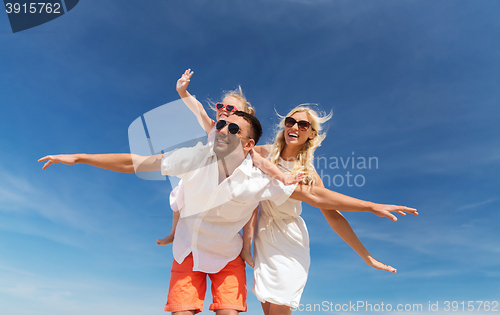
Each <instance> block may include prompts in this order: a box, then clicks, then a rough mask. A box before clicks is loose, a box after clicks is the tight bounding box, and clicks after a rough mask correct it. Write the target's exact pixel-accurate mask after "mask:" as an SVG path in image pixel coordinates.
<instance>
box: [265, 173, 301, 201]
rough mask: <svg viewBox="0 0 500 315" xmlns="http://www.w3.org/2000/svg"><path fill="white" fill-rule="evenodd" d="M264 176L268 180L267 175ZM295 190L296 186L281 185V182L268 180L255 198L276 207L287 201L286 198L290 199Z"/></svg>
mask: <svg viewBox="0 0 500 315" xmlns="http://www.w3.org/2000/svg"><path fill="white" fill-rule="evenodd" d="M264 176H265V177H268V178H269V176H268V175H264ZM295 188H297V184H293V185H285V184H283V182H281V181H279V180H277V179H271V178H269V183H268V184H267V185H266V187H265V188H264V189H263V190H262V191H261V192H260V193H259V194H258V196H257V197H256V198H257V200H259V201H262V200H270V201H272V202H274V203H275V204H276V205H277V206H279V205H280V204H282V203H283V202H285V201H287V200H288V198H290V196H291V195H292V194H293V192H294V191H295Z"/></svg>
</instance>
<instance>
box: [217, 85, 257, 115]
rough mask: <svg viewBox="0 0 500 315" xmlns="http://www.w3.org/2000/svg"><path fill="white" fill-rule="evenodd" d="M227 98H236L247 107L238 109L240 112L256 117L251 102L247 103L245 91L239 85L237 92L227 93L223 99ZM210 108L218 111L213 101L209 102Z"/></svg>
mask: <svg viewBox="0 0 500 315" xmlns="http://www.w3.org/2000/svg"><path fill="white" fill-rule="evenodd" d="M226 97H234V98H235V99H237V100H238V101H240V102H241V103H242V104H243V105H245V108H238V110H241V111H243V112H246V113H248V114H250V115H252V116H253V115H255V109H253V107H252V105H251V104H250V102H249V101H247V99H246V97H245V95H244V94H243V90H242V89H241V86H240V85H238V88H236V89H235V90H231V91H225V92H224V94H223V95H222V99H225V98H226ZM209 103H210V107H211V108H212V109H213V110H215V111H217V109H216V108H215V104H214V103H213V102H212V101H209Z"/></svg>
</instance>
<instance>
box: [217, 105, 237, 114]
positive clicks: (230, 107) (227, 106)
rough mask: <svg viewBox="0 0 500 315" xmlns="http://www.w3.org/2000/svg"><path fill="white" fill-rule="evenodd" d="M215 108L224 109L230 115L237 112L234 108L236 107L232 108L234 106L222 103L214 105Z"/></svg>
mask: <svg viewBox="0 0 500 315" xmlns="http://www.w3.org/2000/svg"><path fill="white" fill-rule="evenodd" d="M215 108H217V110H223V109H224V108H225V109H226V110H227V111H228V112H230V113H231V112H234V111H237V110H238V109H237V108H236V106H234V105H227V104H224V103H217V104H215Z"/></svg>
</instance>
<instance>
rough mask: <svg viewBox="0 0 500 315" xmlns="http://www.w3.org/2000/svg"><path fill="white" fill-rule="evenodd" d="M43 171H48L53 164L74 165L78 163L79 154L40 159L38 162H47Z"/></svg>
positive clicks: (49, 156) (48, 156)
mask: <svg viewBox="0 0 500 315" xmlns="http://www.w3.org/2000/svg"><path fill="white" fill-rule="evenodd" d="M45 161H47V163H45V165H44V166H43V167H42V169H47V167H49V166H50V165H52V164H57V163H63V164H66V165H74V164H77V163H78V154H60V155H47V156H44V157H43V158H41V159H39V160H38V162H45Z"/></svg>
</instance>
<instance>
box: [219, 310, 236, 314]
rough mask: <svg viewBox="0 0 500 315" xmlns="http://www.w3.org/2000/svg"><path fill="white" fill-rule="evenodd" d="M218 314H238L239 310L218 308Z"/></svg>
mask: <svg viewBox="0 0 500 315" xmlns="http://www.w3.org/2000/svg"><path fill="white" fill-rule="evenodd" d="M215 314H216V315H238V314H239V312H238V311H236V310H216V311H215Z"/></svg>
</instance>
